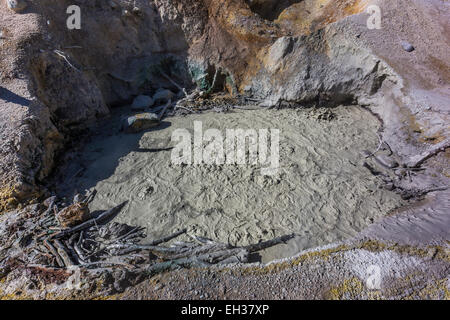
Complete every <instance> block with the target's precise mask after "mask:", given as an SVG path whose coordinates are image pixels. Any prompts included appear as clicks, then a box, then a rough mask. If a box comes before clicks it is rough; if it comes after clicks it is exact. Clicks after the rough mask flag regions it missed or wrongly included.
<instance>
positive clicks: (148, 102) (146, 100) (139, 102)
mask: <svg viewBox="0 0 450 320" xmlns="http://www.w3.org/2000/svg"><path fill="white" fill-rule="evenodd" d="M153 104H154V101H153V99H152V98H151V97H149V96H146V95H140V96H137V97H136V98H134V100H133V104H132V105H131V109H132V110H134V111H142V110H145V109H147V108H150V107H151V106H153Z"/></svg>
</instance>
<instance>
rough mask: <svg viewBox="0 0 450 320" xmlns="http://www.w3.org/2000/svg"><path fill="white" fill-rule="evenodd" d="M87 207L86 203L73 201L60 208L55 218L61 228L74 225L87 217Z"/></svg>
mask: <svg viewBox="0 0 450 320" xmlns="http://www.w3.org/2000/svg"><path fill="white" fill-rule="evenodd" d="M89 214H90V212H89V208H88V206H87V203H85V202H80V203H75V204H72V205H70V206H68V207H67V208H64V209H62V210H61V211H60V212H58V213H57V214H56V219H57V220H58V222H59V224H60V225H61V227H63V228H70V227H74V226H76V225H78V224H81V223H83V222H84V221H86V220H87V219H89Z"/></svg>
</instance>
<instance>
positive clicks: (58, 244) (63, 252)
mask: <svg viewBox="0 0 450 320" xmlns="http://www.w3.org/2000/svg"><path fill="white" fill-rule="evenodd" d="M55 246H56V248H57V250H58V254H59V256H60V257H61V259H62V260H63V261H64V265H65V266H66V267H71V266H74V265H75V263H74V262H73V261H72V258H71V257H70V255H69V254H68V253H67V251H66V247H65V246H64V245H63V244H62V243H61V241H59V240H55Z"/></svg>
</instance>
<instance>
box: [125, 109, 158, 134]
mask: <svg viewBox="0 0 450 320" xmlns="http://www.w3.org/2000/svg"><path fill="white" fill-rule="evenodd" d="M159 123H160V120H159V117H158V115H157V114H155V113H151V112H144V113H138V114H136V115H134V116H131V117H128V118H126V119H125V120H124V122H123V124H122V130H123V131H124V132H125V133H138V132H142V131H144V130H148V129H151V128H154V127H156V126H158V125H159Z"/></svg>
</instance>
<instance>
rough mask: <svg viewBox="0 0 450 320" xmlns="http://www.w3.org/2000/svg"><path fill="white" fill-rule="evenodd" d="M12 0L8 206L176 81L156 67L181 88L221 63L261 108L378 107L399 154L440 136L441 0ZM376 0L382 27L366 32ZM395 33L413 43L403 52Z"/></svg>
mask: <svg viewBox="0 0 450 320" xmlns="http://www.w3.org/2000/svg"><path fill="white" fill-rule="evenodd" d="M3 2H5V4H6V3H7V2H8V1H6V0H4V1H3ZM19 2H20V4H21V6H20V8H21V10H12V9H11V8H8V6H6V5H5V4H4V3H2V5H1V6H0V15H1V18H2V19H1V21H0V28H1V29H0V30H1V34H2V36H1V37H0V45H1V46H0V66H1V70H0V72H1V75H0V77H1V78H0V79H1V80H0V81H1V87H0V90H1V100H0V104H1V110H2V112H1V114H0V124H1V128H2V141H1V149H0V152H1V155H0V161H1V162H0V163H1V169H0V177H1V183H0V208H2V209H5V208H10V207H13V206H15V205H17V204H18V203H19V202H23V201H26V200H29V199H32V198H34V197H36V196H37V195H39V194H41V193H42V192H43V188H42V185H41V182H42V180H43V179H45V177H47V176H48V175H49V173H50V172H51V170H52V168H53V166H54V159H55V156H56V155H57V153H58V151H59V150H61V149H62V148H63V147H64V145H65V143H66V142H67V141H69V140H70V139H72V138H73V136H74V134H76V132H77V130H80V128H84V127H86V126H88V125H89V122H90V121H93V120H95V119H97V118H99V117H104V116H106V115H107V114H108V113H109V107H110V106H112V105H114V104H118V103H122V102H123V101H127V100H129V99H130V98H132V97H133V95H136V94H139V93H140V92H141V91H142V90H143V88H145V89H146V90H156V89H157V88H159V87H166V88H171V87H172V88H173V90H175V91H176V90H178V89H177V88H176V87H174V86H173V84H172V83H170V82H169V81H167V79H165V78H163V77H157V76H155V75H154V74H153V73H152V72H150V71H149V70H152V67H155V66H164V67H165V68H166V71H167V73H168V74H169V75H170V76H171V77H172V78H173V79H175V80H176V81H177V82H178V83H179V84H181V85H182V86H183V87H186V88H188V89H189V88H193V87H194V86H196V85H199V80H206V81H208V80H209V81H211V78H212V75H213V74H214V73H215V72H216V70H218V71H220V74H221V75H222V78H221V79H222V80H221V81H223V86H224V87H225V88H228V90H229V91H230V92H231V93H233V94H237V93H239V94H245V95H249V96H252V97H253V98H255V99H258V100H260V101H261V105H262V106H276V105H286V104H287V105H292V104H297V105H299V104H300V105H301V104H303V105H305V104H321V105H336V104H339V103H342V102H344V101H345V102H352V103H359V104H363V105H370V106H374V110H375V111H376V112H378V113H379V114H380V116H381V117H382V118H383V119H384V120H385V124H386V125H387V130H386V139H391V140H390V141H392V142H393V145H394V146H393V147H394V148H395V149H396V151H398V152H399V154H400V155H401V156H404V157H405V158H408V157H409V156H411V154H413V153H414V152H417V150H419V151H420V150H424V149H426V148H427V145H424V144H423V143H421V141H422V142H423V141H425V140H426V139H427V137H435V138H436V139H437V140H439V141H442V139H445V137H448V128H447V129H446V128H445V125H442V123H444V124H445V121H448V119H446V118H445V117H447V116H446V115H445V114H443V112H442V109H443V108H442V101H447V102H448V101H449V100H448V96H449V90H448V77H449V69H448V61H449V60H448V52H450V50H448V49H449V48H448V39H447V41H446V40H445V39H442V37H441V38H440V37H439V36H438V35H439V34H440V33H441V34H443V35H445V34H448V29H449V26H448V21H450V20H449V19H448V17H449V8H448V3H445V2H443V1H437V0H434V1H427V2H425V1H418V0H416V1H397V2H396V3H395V4H392V3H390V2H388V1H363V0H340V1H331V0H304V1H300V0H298V1H297V0H285V1H271V0H222V1H216V0H183V1H181V0H172V1H167V0H153V1H144V0H136V1H129V0H110V1H98V0H96V1H85V0H77V1H68V0H59V1H54V0H40V1H36V0H27V1H25V0H20V1H19ZM22 3H23V4H25V5H24V6H22ZM373 3H376V4H378V5H379V6H380V7H381V10H382V13H383V20H382V21H383V22H382V23H383V26H382V29H381V30H369V29H368V28H367V24H366V22H367V19H368V17H369V16H368V15H367V14H366V13H365V11H364V10H365V9H366V8H367V6H368V5H370V4H373ZM72 4H76V5H78V6H80V8H81V29H80V30H69V29H68V28H67V27H66V20H67V18H68V16H69V15H68V14H67V13H66V9H67V7H68V6H69V5H72ZM404 6H408V8H411V10H409V12H411V13H410V14H406V13H405V10H404V9H403V8H404ZM16 11H20V13H19V12H16ZM406 15H407V16H406ZM418 25H420V26H421V27H420V28H419V27H417V26H418ZM391 30H392V32H391ZM412 30H414V32H413V31H412ZM403 40H408V41H414V45H415V46H416V48H417V50H416V52H414V53H408V52H405V51H404V50H403V49H402V47H401V45H400V42H401V41H403ZM428 47H430V48H433V51H432V52H431V51H428V50H427V48H428ZM202 77H203V78H202ZM446 83H447V84H446ZM412 92H415V93H414V94H413V93H412ZM429 95H432V97H433V99H429V100H427V99H426V97H428V96H429ZM425 101H426V102H427V105H425V104H424V103H425ZM390 107H392V108H390ZM377 108H378V109H377ZM425 109H426V110H425ZM393 110H395V111H393ZM425 111H426V112H425ZM444 118H445V119H444ZM443 120H444V121H443ZM447 123H448V122H447ZM439 124H441V125H439ZM417 127H420V129H417ZM399 128H400V130H399ZM414 128H415V129H414ZM414 130H415V131H414ZM417 130H420V133H419V134H417ZM414 132H415V133H414ZM442 137H444V138H442ZM405 141H408V142H407V143H405ZM433 141H435V140H433Z"/></svg>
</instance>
